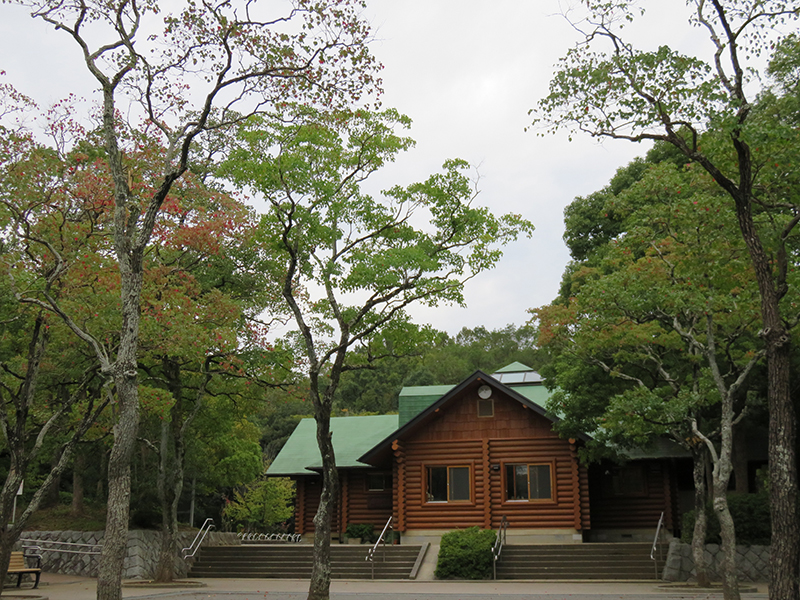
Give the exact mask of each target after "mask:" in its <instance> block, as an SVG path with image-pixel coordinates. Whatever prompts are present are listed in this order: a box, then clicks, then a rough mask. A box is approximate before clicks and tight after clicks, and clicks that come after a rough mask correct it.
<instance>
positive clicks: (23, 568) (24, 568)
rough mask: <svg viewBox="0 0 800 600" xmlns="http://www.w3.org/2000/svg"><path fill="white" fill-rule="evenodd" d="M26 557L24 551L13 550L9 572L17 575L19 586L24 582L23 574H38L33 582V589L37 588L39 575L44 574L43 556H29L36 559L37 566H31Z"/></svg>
mask: <svg viewBox="0 0 800 600" xmlns="http://www.w3.org/2000/svg"><path fill="white" fill-rule="evenodd" d="M25 558H26V556H25V554H24V553H23V552H12V553H11V561H10V562H9V563H8V574H9V575H15V574H16V575H17V587H19V586H20V584H21V583H22V576H23V575H25V574H26V573H30V574H31V575H36V581H35V582H34V584H33V589H36V588H37V587H39V577H40V576H41V574H42V568H41V566H42V557H41V556H36V555H32V556H29V557H27V558H35V559H36V566H35V567H29V566H28V565H27V564H25Z"/></svg>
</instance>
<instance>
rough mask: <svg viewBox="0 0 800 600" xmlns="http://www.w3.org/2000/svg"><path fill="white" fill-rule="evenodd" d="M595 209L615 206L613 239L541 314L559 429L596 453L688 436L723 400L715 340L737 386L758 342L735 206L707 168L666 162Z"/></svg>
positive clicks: (754, 297) (754, 295)
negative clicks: (581, 437) (583, 439)
mask: <svg viewBox="0 0 800 600" xmlns="http://www.w3.org/2000/svg"><path fill="white" fill-rule="evenodd" d="M626 185H627V184H626ZM598 210H606V211H614V214H615V215H616V218H617V219H618V222H619V224H620V229H619V232H618V233H617V235H616V237H615V238H614V239H613V240H611V241H609V242H607V243H606V244H605V245H604V246H602V247H598V248H597V249H596V250H595V251H594V253H593V254H592V255H591V256H590V257H589V258H588V259H587V260H586V261H585V262H584V263H583V264H582V265H580V266H577V267H575V268H574V269H573V270H572V271H571V274H570V277H571V287H570V290H569V297H568V299H567V301H566V302H562V301H557V302H556V303H554V304H552V305H550V306H547V307H542V308H540V309H538V310H537V311H534V314H535V315H536V317H537V318H538V341H539V343H540V345H541V346H542V348H543V349H544V350H545V351H546V352H548V354H549V358H550V361H549V363H548V364H547V365H546V366H545V367H544V368H543V369H542V374H543V375H544V376H545V378H546V381H547V382H548V385H549V386H551V387H552V388H553V389H554V393H553V395H552V397H551V400H550V406H549V408H550V410H552V411H553V412H554V413H556V414H558V415H560V416H561V417H562V420H561V421H560V422H559V423H558V425H557V428H558V429H559V431H560V432H561V433H562V434H564V435H570V436H575V435H576V434H578V433H586V434H589V435H591V436H592V438H593V439H592V441H591V442H590V443H589V445H588V446H587V452H588V453H589V454H590V455H592V454H593V453H596V454H597V456H600V455H602V454H603V453H604V452H605V450H606V449H607V448H609V447H613V448H615V449H620V448H625V447H646V446H647V444H648V443H649V442H650V441H651V440H652V439H653V437H654V436H659V435H671V436H673V438H674V439H676V441H678V442H679V443H681V442H683V440H684V439H685V438H686V437H688V423H689V420H690V419H691V418H692V417H693V416H694V417H697V418H698V419H699V422H700V425H701V427H703V418H704V417H707V418H713V414H714V413H713V410H711V411H709V407H711V406H713V405H714V404H715V403H717V402H718V401H719V399H720V392H719V389H718V386H717V380H716V379H714V376H713V371H712V369H711V368H710V367H709V364H708V362H707V360H708V355H707V354H705V353H706V350H707V348H709V347H710V346H709V344H711V343H712V341H713V342H714V343H715V344H716V345H717V346H719V347H724V348H725V349H726V350H725V353H724V354H721V353H720V354H719V355H715V358H714V359H715V360H719V361H725V366H724V367H723V368H722V377H723V378H724V379H725V380H726V381H727V382H729V383H730V382H731V381H733V380H734V379H735V378H736V377H737V376H738V374H739V373H741V372H742V370H743V369H744V368H746V366H747V365H749V364H750V361H751V360H753V359H754V357H757V356H758V350H759V349H760V347H761V342H760V340H759V339H758V337H757V335H756V333H757V329H758V310H759V302H758V288H757V286H756V285H755V279H754V275H753V271H752V268H751V267H750V264H749V260H748V255H747V252H746V251H745V249H744V244H743V242H742V240H741V237H740V235H739V234H738V232H737V231H736V218H735V215H734V212H733V208H732V207H731V206H730V204H729V202H728V201H727V199H726V198H725V197H724V196H723V195H722V194H721V193H720V192H719V190H718V189H717V188H716V186H715V184H714V183H713V182H711V181H710V178H708V177H707V176H705V175H704V174H703V173H701V172H698V171H697V170H696V169H693V168H691V167H687V166H675V164H674V162H673V161H665V162H662V163H659V164H657V165H652V166H650V167H649V168H647V169H646V170H645V171H644V172H641V173H638V174H637V179H636V180H635V181H634V182H633V183H631V184H629V185H627V187H624V188H623V189H621V190H620V191H619V193H617V194H615V195H614V194H611V195H608V196H607V197H606V199H605V204H604V205H603V207H602V208H598Z"/></svg>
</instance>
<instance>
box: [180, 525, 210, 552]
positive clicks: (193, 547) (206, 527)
mask: <svg viewBox="0 0 800 600" xmlns="http://www.w3.org/2000/svg"><path fill="white" fill-rule="evenodd" d="M212 527H214V519H212V518H210V517H209V518H208V519H206V520H205V521H203V526H202V527H201V528H200V531H198V532H197V535H196V536H194V540H192V543H191V544H190V545H189V546H188V547H186V548H184V549H183V550H181V552H183V553H185V554H184V555H183V558H184V559H187V558H191V557H193V556H194V555H195V554H197V550H198V549H199V548H200V545H201V544H202V543H203V540H204V539H206V535H207V534H208V532H209V531H211V528H212ZM198 540H200V541H198ZM195 544H196V545H195ZM187 550H191V552H187Z"/></svg>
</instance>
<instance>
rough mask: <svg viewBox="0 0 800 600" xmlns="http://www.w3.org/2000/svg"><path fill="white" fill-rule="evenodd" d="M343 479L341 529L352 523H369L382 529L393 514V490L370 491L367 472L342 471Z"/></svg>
mask: <svg viewBox="0 0 800 600" xmlns="http://www.w3.org/2000/svg"><path fill="white" fill-rule="evenodd" d="M373 472H374V471H373ZM340 475H341V479H342V484H343V485H342V502H341V506H342V510H341V531H344V530H345V529H347V526H348V525H349V524H351V523H358V524H361V523H367V524H370V525H374V526H375V527H376V529H377V530H378V533H380V530H381V529H382V528H383V526H384V525H385V524H386V521H387V520H388V519H389V517H391V516H392V496H393V490H392V488H389V489H387V490H384V491H380V492H379V491H369V490H368V489H367V473H366V472H364V471H340Z"/></svg>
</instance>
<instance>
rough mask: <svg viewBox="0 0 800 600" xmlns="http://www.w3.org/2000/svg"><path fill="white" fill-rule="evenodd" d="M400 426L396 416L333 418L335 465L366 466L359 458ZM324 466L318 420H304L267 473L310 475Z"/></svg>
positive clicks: (274, 474) (275, 474) (276, 474)
mask: <svg viewBox="0 0 800 600" xmlns="http://www.w3.org/2000/svg"><path fill="white" fill-rule="evenodd" d="M397 428H398V426H397V415H369V416H363V417H333V418H331V432H332V434H333V435H332V439H333V450H334V452H335V454H336V466H337V467H345V468H347V467H366V466H367V465H365V464H364V463H360V462H358V457H359V456H361V455H362V454H364V453H365V452H367V451H368V450H370V449H371V448H372V447H373V446H375V445H376V444H377V443H378V442H380V441H381V440H383V439H385V438H386V437H387V436H389V435H390V434H391V433H392V432H394V431H395V430H397ZM321 467H322V459H321V458H320V454H319V448H318V447H317V424H316V421H314V419H303V420H301V421H300V423H298V424H297V427H296V428H295V430H294V432H293V433H292V435H291V436H290V437H289V439H288V440H287V441H286V444H285V445H284V446H283V448H282V449H281V451H280V453H278V456H277V457H275V460H274V461H273V462H272V464H271V465H270V466H269V469H267V475H273V476H278V475H283V476H288V475H311V474H314V473H315V471H314V469H319V468H321Z"/></svg>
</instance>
